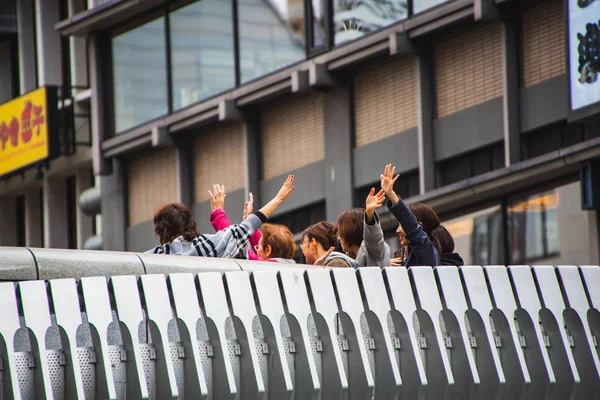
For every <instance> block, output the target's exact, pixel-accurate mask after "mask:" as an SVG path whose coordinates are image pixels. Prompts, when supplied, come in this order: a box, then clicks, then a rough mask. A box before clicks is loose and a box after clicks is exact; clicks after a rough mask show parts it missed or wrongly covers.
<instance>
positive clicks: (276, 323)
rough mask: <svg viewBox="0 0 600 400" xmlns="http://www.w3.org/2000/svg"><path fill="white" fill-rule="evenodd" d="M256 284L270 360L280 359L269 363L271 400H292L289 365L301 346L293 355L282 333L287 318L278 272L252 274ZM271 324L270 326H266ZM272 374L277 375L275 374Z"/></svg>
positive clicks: (298, 347)
mask: <svg viewBox="0 0 600 400" xmlns="http://www.w3.org/2000/svg"><path fill="white" fill-rule="evenodd" d="M252 282H253V284H254V290H255V293H256V300H257V303H258V306H259V308H260V313H261V315H262V318H261V319H262V320H263V321H264V319H266V320H267V321H264V322H265V323H263V334H264V336H265V339H266V341H267V344H268V347H269V349H274V352H272V351H271V350H268V353H269V360H271V359H272V358H276V360H274V361H273V362H272V363H269V364H270V365H271V367H270V368H269V377H268V394H269V396H268V398H270V399H291V398H292V395H293V391H294V384H293V382H292V375H291V371H290V367H289V366H288V359H287V356H288V355H291V356H292V357H294V359H295V358H296V357H297V355H298V351H299V350H300V348H301V347H302V346H301V343H298V346H295V347H297V348H295V351H296V352H295V353H291V352H290V351H289V346H288V349H286V347H285V346H284V339H283V335H282V332H281V322H282V319H284V318H285V312H284V311H283V303H282V302H281V292H280V291H279V283H278V281H277V271H275V270H273V271H255V272H253V273H252ZM268 324H270V327H268V329H267V326H265V325H268ZM271 371H272V372H273V374H271Z"/></svg>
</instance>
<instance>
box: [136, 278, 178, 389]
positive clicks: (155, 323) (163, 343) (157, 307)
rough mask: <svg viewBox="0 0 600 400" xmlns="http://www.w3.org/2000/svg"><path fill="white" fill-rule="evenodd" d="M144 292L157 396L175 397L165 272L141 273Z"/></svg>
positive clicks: (171, 312) (169, 305) (175, 378)
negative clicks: (154, 356) (155, 353)
mask: <svg viewBox="0 0 600 400" xmlns="http://www.w3.org/2000/svg"><path fill="white" fill-rule="evenodd" d="M140 282H141V286H142V290H143V292H144V303H145V306H146V312H147V313H148V326H149V328H150V334H151V336H152V342H153V343H154V346H155V348H156V351H157V353H158V354H157V358H156V382H157V385H156V397H157V398H159V399H164V398H171V397H178V396H179V388H178V387H177V377H176V376H175V370H174V365H173V360H172V359H171V354H170V344H169V333H168V332H169V322H171V321H172V320H173V311H172V309H171V302H170V300H169V292H168V291H167V283H166V281H165V276H164V275H144V276H141V277H140Z"/></svg>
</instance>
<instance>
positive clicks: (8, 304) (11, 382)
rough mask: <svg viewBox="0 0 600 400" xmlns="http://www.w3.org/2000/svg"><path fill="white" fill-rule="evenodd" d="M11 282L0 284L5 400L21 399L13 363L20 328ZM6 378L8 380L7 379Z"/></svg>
mask: <svg viewBox="0 0 600 400" xmlns="http://www.w3.org/2000/svg"><path fill="white" fill-rule="evenodd" d="M15 289H16V288H15V284H14V283H12V282H1V283H0V315H2V318H0V353H1V354H2V355H3V356H4V357H5V360H6V363H7V364H8V365H4V370H3V371H0V373H1V374H2V381H3V383H2V392H0V393H1V394H2V395H3V396H4V398H5V399H14V400H20V399H21V389H20V387H19V376H18V374H17V365H16V363H15V349H14V337H15V333H16V332H17V330H19V328H20V323H19V308H18V306H17V293H16V291H15ZM7 378H8V379H7Z"/></svg>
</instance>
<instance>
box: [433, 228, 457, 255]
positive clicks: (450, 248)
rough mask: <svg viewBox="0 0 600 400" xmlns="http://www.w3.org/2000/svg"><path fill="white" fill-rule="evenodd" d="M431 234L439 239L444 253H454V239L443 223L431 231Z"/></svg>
mask: <svg viewBox="0 0 600 400" xmlns="http://www.w3.org/2000/svg"><path fill="white" fill-rule="evenodd" d="M431 235H432V236H433V237H435V238H437V240H439V242H440V247H441V248H442V253H454V239H453V238H452V235H451V234H450V232H448V230H447V229H446V228H444V226H443V225H440V226H438V227H437V228H435V229H434V230H433V231H431Z"/></svg>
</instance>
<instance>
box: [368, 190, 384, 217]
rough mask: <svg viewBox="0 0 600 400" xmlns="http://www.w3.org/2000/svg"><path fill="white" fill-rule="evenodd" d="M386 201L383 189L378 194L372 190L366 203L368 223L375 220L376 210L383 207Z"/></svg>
mask: <svg viewBox="0 0 600 400" xmlns="http://www.w3.org/2000/svg"><path fill="white" fill-rule="evenodd" d="M384 201H385V193H384V192H383V189H381V190H380V191H379V192H377V194H375V188H371V191H370V192H369V195H368V196H367V201H366V202H365V203H366V204H365V210H366V212H367V221H369V223H370V222H371V221H372V220H373V214H374V213H375V210H377V209H378V208H379V207H381V206H382V205H383V202H384Z"/></svg>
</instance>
